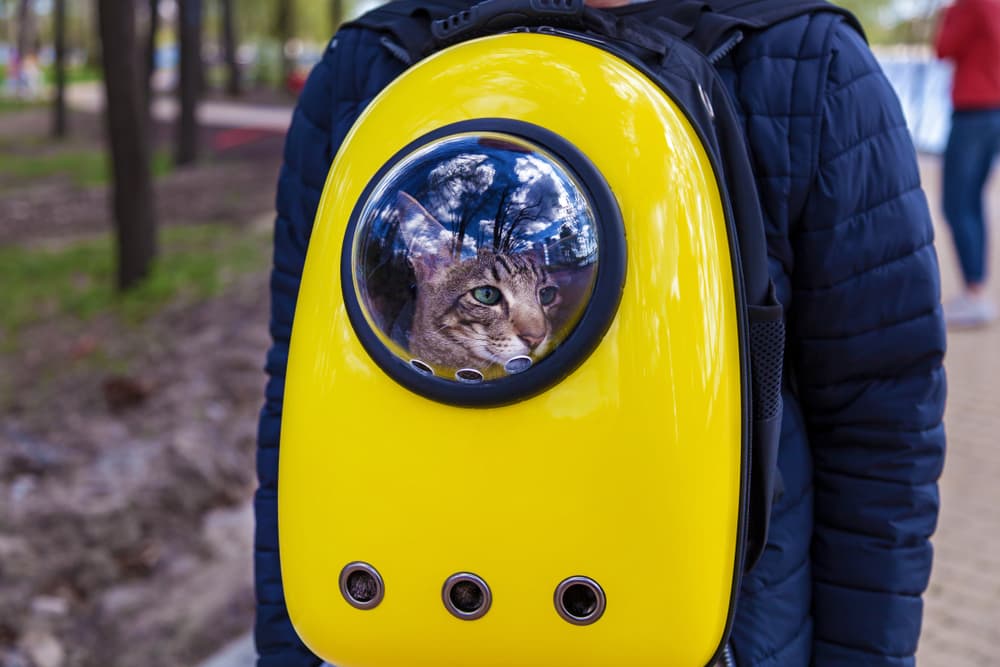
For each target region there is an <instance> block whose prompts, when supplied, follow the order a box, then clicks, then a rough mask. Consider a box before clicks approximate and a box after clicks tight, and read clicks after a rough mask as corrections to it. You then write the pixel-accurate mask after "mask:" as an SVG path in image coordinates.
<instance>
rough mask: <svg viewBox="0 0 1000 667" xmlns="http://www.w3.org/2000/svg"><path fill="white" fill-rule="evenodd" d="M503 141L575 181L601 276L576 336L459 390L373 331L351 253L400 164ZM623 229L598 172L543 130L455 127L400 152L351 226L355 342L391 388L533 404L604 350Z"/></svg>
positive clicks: (516, 124)
mask: <svg viewBox="0 0 1000 667" xmlns="http://www.w3.org/2000/svg"><path fill="white" fill-rule="evenodd" d="M475 132H484V133H487V132H488V133H500V134H507V135H510V136H513V137H516V138H520V139H523V140H526V141H529V142H532V143H534V144H536V145H538V146H539V147H540V148H542V149H544V150H546V151H547V152H549V153H550V154H551V155H553V156H554V157H555V158H557V159H558V160H559V161H561V162H562V164H563V165H564V166H565V167H566V168H567V170H568V171H569V172H570V173H571V174H572V175H573V176H574V177H575V178H576V179H577V182H578V183H579V185H580V187H581V188H582V190H583V191H584V194H585V195H586V197H587V199H588V201H589V202H590V203H591V205H592V210H593V212H594V218H595V224H596V228H597V235H598V241H599V242H598V248H597V272H596V276H595V279H594V285H593V290H592V292H591V298H590V301H589V302H588V303H587V305H586V306H585V307H584V309H583V313H582V315H581V317H580V320H579V322H578V323H577V324H576V326H575V328H574V329H573V330H572V331H571V332H570V333H569V335H568V336H567V337H566V338H565V339H564V340H563V341H561V343H560V344H559V345H558V346H557V347H556V348H555V349H554V350H553V351H552V352H551V353H549V354H548V356H546V357H545V358H544V359H541V360H540V361H539V362H538V363H536V364H534V365H533V366H532V367H530V368H528V369H525V370H523V371H522V372H517V373H512V374H510V375H507V376H506V377H502V378H498V379H492V380H490V381H488V382H458V381H456V378H441V377H437V376H434V375H433V374H428V373H427V372H426V371H425V369H424V368H422V367H421V365H420V364H413V363H412V360H411V359H403V358H400V357H399V356H397V354H396V353H394V352H393V351H392V350H390V349H389V348H388V347H387V346H386V345H385V344H384V343H383V342H382V340H381V338H380V337H379V335H378V334H377V333H376V332H375V331H374V330H373V329H372V327H371V325H370V324H369V322H368V320H367V318H366V316H365V313H364V310H363V307H362V305H361V299H360V296H359V294H358V293H357V291H356V289H355V282H354V274H353V269H354V266H353V264H354V257H353V256H354V248H355V239H356V235H357V232H358V227H359V225H360V224H361V217H362V214H363V212H364V210H365V207H366V204H367V203H368V201H369V199H370V198H371V197H372V195H373V193H374V192H375V190H376V189H377V188H378V187H379V185H381V183H382V182H383V181H384V179H385V177H386V176H387V174H388V173H389V172H390V171H391V170H392V169H393V168H394V167H395V166H396V165H397V164H398V163H399V162H400V161H401V160H403V159H405V158H406V157H407V156H409V155H411V154H413V153H414V152H415V151H417V150H419V149H420V148H422V147H424V146H426V145H428V144H431V143H433V142H436V141H439V140H442V139H445V138H448V137H450V136H453V135H458V134H469V133H475ZM625 269H626V246H625V227H624V224H623V222H622V215H621V210H620V209H619V207H618V201H617V200H616V199H615V197H614V195H613V193H612V191H611V188H610V187H609V185H608V183H607V182H606V181H605V180H604V177H603V175H601V173H600V172H599V171H598V170H597V168H596V167H595V166H594V164H593V163H592V162H591V161H590V160H589V158H587V156H586V155H584V154H583V153H582V152H581V151H580V150H579V149H578V148H576V147H575V146H574V145H573V144H571V143H570V142H569V141H567V140H566V139H564V138H563V137H561V136H559V135H557V134H555V133H554V132H552V131H550V130H547V129H545V128H542V127H539V126H537V125H533V124H531V123H525V122H523V121H517V120H512V119H506V118H483V119H475V120H468V121H462V122H459V123H453V124H451V125H447V126H445V127H442V128H439V129H438V130H435V131H434V132H431V133H428V134H426V135H424V136H422V137H420V138H419V139H417V140H415V141H413V142H411V143H410V144H408V145H407V146H405V147H404V148H403V149H402V150H400V151H399V152H397V153H396V154H395V155H394V156H393V157H392V158H391V159H390V160H389V161H388V162H387V163H386V164H385V165H383V166H382V168H381V169H379V171H378V172H377V173H376V174H374V176H373V177H372V178H371V180H370V181H369V183H368V185H367V187H366V188H365V190H364V192H363V193H362V195H361V197H360V198H359V199H358V201H357V203H356V204H355V206H354V209H353V211H352V213H351V218H350V220H349V221H348V225H347V230H346V233H345V236H344V245H343V249H342V252H341V284H342V290H343V298H344V303H345V306H346V309H347V314H348V317H349V319H350V322H351V325H352V327H353V329H354V332H355V335H357V337H358V340H359V341H360V342H361V344H362V346H363V347H364V349H365V351H366V352H367V353H368V355H369V356H370V357H371V358H372V360H373V361H374V362H375V363H376V364H377V365H378V366H379V367H380V368H381V369H382V370H383V371H384V372H385V373H386V374H387V375H389V377H391V378H392V379H393V380H394V381H396V382H397V383H398V384H400V385H402V386H403V387H405V388H407V389H409V390H410V391H413V392H415V393H417V394H419V395H421V396H424V397H426V398H429V399H431V400H434V401H438V402H441V403H446V404H450V405H456V406H465V407H495V406H500V405H506V404H510V403H514V402H517V401H520V400H524V399H526V398H530V397H531V396H534V395H536V394H538V393H540V392H542V391H545V390H546V389H548V388H550V387H552V386H553V385H555V384H557V383H558V382H559V381H560V380H562V379H563V378H565V377H566V376H567V375H569V374H570V373H571V372H573V370H575V369H576V368H577V367H578V366H579V365H580V364H581V363H583V361H585V360H586V359H587V358H588V357H589V356H590V354H591V353H592V352H593V351H594V349H595V348H596V347H597V346H598V344H600V342H601V340H602V339H603V338H604V334H605V333H606V332H607V330H608V327H610V326H611V322H612V320H613V319H614V316H615V313H616V312H617V310H618V305H619V303H620V302H621V296H622V290H623V288H624V283H625Z"/></svg>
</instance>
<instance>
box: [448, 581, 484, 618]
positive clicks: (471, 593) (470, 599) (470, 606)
mask: <svg viewBox="0 0 1000 667" xmlns="http://www.w3.org/2000/svg"><path fill="white" fill-rule="evenodd" d="M441 597H442V599H443V600H444V606H445V608H447V609H448V611H449V612H451V613H452V615H454V616H456V617H458V618H460V619H462V620H464V621H473V620H475V619H477V618H481V617H482V616H483V615H484V614H485V613H486V612H487V611H489V610H490V605H491V604H492V602H493V596H492V594H491V593H490V588H489V586H487V585H486V582H485V581H483V580H482V579H481V578H480V577H478V576H476V575H474V574H469V573H468V572H463V573H460V574H455V575H452V576H450V577H448V579H447V581H445V582H444V588H443V589H442V591H441Z"/></svg>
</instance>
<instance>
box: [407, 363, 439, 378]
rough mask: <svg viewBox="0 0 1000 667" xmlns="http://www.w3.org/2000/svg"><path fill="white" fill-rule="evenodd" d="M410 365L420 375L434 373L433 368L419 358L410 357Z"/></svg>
mask: <svg viewBox="0 0 1000 667" xmlns="http://www.w3.org/2000/svg"><path fill="white" fill-rule="evenodd" d="M410 365H411V366H413V368H414V369H416V371H417V372H418V373H420V374H421V375H434V369H433V368H431V367H430V366H428V365H427V364H425V363H424V362H422V361H420V360H419V359H410Z"/></svg>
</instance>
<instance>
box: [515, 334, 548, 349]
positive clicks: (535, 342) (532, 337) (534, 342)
mask: <svg viewBox="0 0 1000 667" xmlns="http://www.w3.org/2000/svg"><path fill="white" fill-rule="evenodd" d="M517 337H518V338H520V339H521V340H523V341H524V344H525V345H527V346H528V347H529V348H531V349H532V350H534V349H535V348H536V347H538V346H539V345H540V344H541V343H542V341H543V340H545V334H544V333H542V334H533V333H522V334H518V336H517Z"/></svg>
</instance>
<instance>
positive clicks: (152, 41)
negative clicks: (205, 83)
mask: <svg viewBox="0 0 1000 667" xmlns="http://www.w3.org/2000/svg"><path fill="white" fill-rule="evenodd" d="M159 31H160V0H149V33H148V34H147V35H146V38H147V39H146V71H145V77H144V87H143V93H144V94H145V98H146V99H145V102H146V115H147V117H148V118H149V119H150V122H152V108H153V96H154V92H153V75H154V74H155V73H156V35H157V33H158V32H159Z"/></svg>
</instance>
